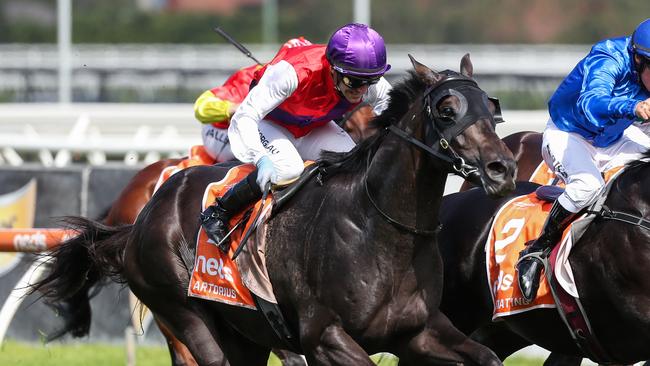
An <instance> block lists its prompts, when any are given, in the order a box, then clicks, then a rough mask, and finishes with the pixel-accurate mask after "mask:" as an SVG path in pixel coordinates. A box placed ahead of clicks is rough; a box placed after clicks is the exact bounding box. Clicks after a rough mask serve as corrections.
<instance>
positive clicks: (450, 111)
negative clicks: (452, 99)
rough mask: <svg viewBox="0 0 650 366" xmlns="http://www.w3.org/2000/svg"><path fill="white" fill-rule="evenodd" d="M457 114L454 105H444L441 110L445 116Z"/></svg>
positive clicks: (442, 115) (449, 116)
mask: <svg viewBox="0 0 650 366" xmlns="http://www.w3.org/2000/svg"><path fill="white" fill-rule="evenodd" d="M455 115H456V112H455V111H454V109H453V108H452V107H449V106H446V107H442V109H441V110H440V116H441V117H443V118H454V116H455Z"/></svg>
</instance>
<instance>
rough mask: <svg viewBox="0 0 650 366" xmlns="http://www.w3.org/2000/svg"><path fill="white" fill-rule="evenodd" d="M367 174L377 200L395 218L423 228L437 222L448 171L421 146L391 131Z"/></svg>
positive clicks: (408, 224) (431, 227)
mask: <svg viewBox="0 0 650 366" xmlns="http://www.w3.org/2000/svg"><path fill="white" fill-rule="evenodd" d="M366 174H367V176H368V185H369V187H370V191H371V192H373V193H375V194H376V196H377V197H376V198H374V199H375V201H377V202H378V205H379V207H382V208H386V210H390V213H391V216H394V219H397V220H398V221H400V222H401V223H403V224H405V225H407V226H410V227H414V228H418V229H420V230H432V229H433V228H435V227H436V226H437V222H438V211H439V208H440V202H441V198H442V195H443V192H444V186H445V182H446V179H447V173H446V172H445V171H443V170H442V169H441V168H440V166H439V164H435V163H433V162H432V159H431V158H430V157H429V156H427V155H426V152H424V151H423V150H422V149H420V148H417V147H415V146H414V145H412V144H410V143H408V142H407V141H405V140H404V139H401V138H400V137H398V136H396V135H394V134H389V135H388V136H386V141H384V142H383V143H382V145H381V146H380V147H379V149H378V150H377V152H376V154H375V156H374V158H373V159H372V163H371V164H370V167H369V170H368V172H367V173H366Z"/></svg>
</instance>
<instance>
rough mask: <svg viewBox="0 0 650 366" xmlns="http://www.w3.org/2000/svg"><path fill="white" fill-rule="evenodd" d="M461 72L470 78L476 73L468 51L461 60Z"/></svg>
mask: <svg viewBox="0 0 650 366" xmlns="http://www.w3.org/2000/svg"><path fill="white" fill-rule="evenodd" d="M460 73H461V74H463V75H465V76H467V77H468V78H471V77H472V75H473V74H474V66H473V65H472V60H470V59H469V53H466V54H465V56H463V58H462V59H461V60H460Z"/></svg>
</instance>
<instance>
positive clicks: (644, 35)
mask: <svg viewBox="0 0 650 366" xmlns="http://www.w3.org/2000/svg"><path fill="white" fill-rule="evenodd" d="M630 46H631V47H632V53H633V54H637V55H639V56H643V57H645V58H647V59H650V19H646V20H644V21H643V22H641V24H639V26H638V27H636V29H635V30H634V33H632V40H631V42H630Z"/></svg>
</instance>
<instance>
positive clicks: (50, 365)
mask: <svg viewBox="0 0 650 366" xmlns="http://www.w3.org/2000/svg"><path fill="white" fill-rule="evenodd" d="M372 359H373V360H374V361H375V362H376V363H377V365H379V366H395V365H397V358H395V357H394V356H391V355H383V357H382V356H380V355H374V356H372ZM542 363H543V361H542V360H530V359H523V358H514V359H511V360H507V361H506V362H505V365H506V366H534V365H541V364H542ZM169 364H170V360H169V354H168V353H167V348H165V347H160V346H138V347H137V350H136V366H160V365H169ZM89 365H92V366H119V365H126V353H125V348H124V346H123V345H105V344H98V343H93V344H88V343H80V342H73V343H69V344H65V343H53V344H48V345H42V344H32V343H20V342H15V341H11V340H9V341H7V342H5V343H4V344H3V345H2V347H1V348H0V366H89ZM268 365H269V366H281V364H280V361H279V360H278V359H277V358H276V357H275V356H271V358H269V363H268Z"/></svg>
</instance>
